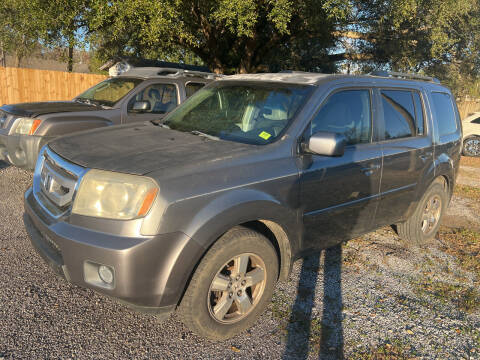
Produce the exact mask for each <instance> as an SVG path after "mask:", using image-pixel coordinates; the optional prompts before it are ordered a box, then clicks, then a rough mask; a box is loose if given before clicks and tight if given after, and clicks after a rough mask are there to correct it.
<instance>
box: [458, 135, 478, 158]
mask: <svg viewBox="0 0 480 360" xmlns="http://www.w3.org/2000/svg"><path fill="white" fill-rule="evenodd" d="M462 154H463V155H464V156H480V136H472V137H469V138H467V139H465V140H464V141H463V150H462Z"/></svg>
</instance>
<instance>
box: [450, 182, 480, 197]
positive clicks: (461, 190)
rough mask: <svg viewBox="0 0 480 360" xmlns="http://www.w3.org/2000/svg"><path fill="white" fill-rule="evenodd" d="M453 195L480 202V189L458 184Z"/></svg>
mask: <svg viewBox="0 0 480 360" xmlns="http://www.w3.org/2000/svg"><path fill="white" fill-rule="evenodd" d="M453 193H454V194H455V195H457V196H460V197H464V198H468V199H472V200H480V188H479V187H474V186H469V185H462V184H457V185H455V189H454V191H453Z"/></svg>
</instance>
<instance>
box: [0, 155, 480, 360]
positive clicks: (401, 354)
mask: <svg viewBox="0 0 480 360" xmlns="http://www.w3.org/2000/svg"><path fill="white" fill-rule="evenodd" d="M474 165H475V164H474ZM479 165H480V164H479ZM469 166H473V165H471V164H469ZM477 168H478V166H477ZM476 171H477V170H475V169H474V170H472V169H468V171H464V175H465V176H466V177H467V178H468V179H467V180H466V181H465V182H464V183H465V184H468V185H470V186H472V185H475V186H479V187H480V180H479V178H478V177H475V176H470V177H469V174H471V173H472V174H476ZM462 176H463V175H462ZM472 179H473V180H472ZM30 181H31V174H30V173H28V172H25V171H22V170H19V169H17V168H14V167H7V166H5V164H2V163H1V162H0V219H1V223H0V270H1V271H0V283H1V284H2V287H1V291H0V360H2V359H10V358H12V359H41V358H49V359H50V358H62V359H66V358H80V359H112V358H115V359H117V358H120V359H125V358H136V359H147V358H148V359H152V358H161V359H170V358H171V359H178V358H184V359H192V358H195V359H203V358H205V359H207V358H208V359H212V358H227V359H229V358H248V359H256V358H261V359H280V358H283V359H290V358H292V359H306V358H308V359H319V358H320V359H336V358H341V357H344V358H349V359H407V358H417V359H421V358H425V359H431V358H438V359H459V358H465V359H480V306H476V305H478V304H480V298H479V297H478V294H479V293H478V288H479V285H478V284H479V280H480V279H479V278H478V274H475V273H474V272H471V271H469V269H468V267H467V268H465V266H463V265H465V263H464V262H463V261H464V258H457V257H456V256H455V255H452V251H449V250H448V249H449V247H448V244H447V243H446V241H447V240H446V239H447V235H448V234H450V233H448V231H450V230H449V229H450V228H447V227H445V230H444V232H442V233H441V234H440V237H439V239H437V240H435V241H434V242H433V243H432V244H431V245H430V246H428V247H426V248H423V249H419V248H411V247H408V246H404V245H403V244H402V243H401V242H400V241H399V240H398V238H397V237H396V236H395V234H394V233H393V232H392V231H391V230H390V229H387V228H385V229H380V230H378V231H377V232H375V233H371V234H368V235H366V236H363V237H362V238H360V239H355V240H352V241H350V242H348V243H347V244H345V245H343V246H342V247H340V246H339V247H336V248H333V249H330V250H327V251H325V252H323V253H322V254H319V255H314V256H310V257H309V258H307V259H305V260H304V261H298V262H297V263H295V265H294V269H293V273H292V275H291V277H290V280H289V281H288V282H285V283H281V284H279V285H278V286H277V290H276V292H275V294H274V298H273V301H272V304H271V305H270V306H269V308H268V310H267V311H266V312H265V313H264V314H263V315H262V317H261V318H260V319H259V321H258V322H257V324H256V325H255V326H254V327H253V328H252V329H250V330H249V331H247V332H245V333H243V334H241V335H239V336H237V337H235V338H233V339H231V340H229V341H225V342H219V343H213V342H210V341H206V340H203V339H200V338H198V337H197V336H195V335H193V334H192V333H191V332H189V331H188V330H187V329H186V328H185V327H184V326H183V324H182V323H181V322H180V321H178V319H177V318H176V316H175V315H173V316H172V317H171V318H169V319H168V320H166V321H164V322H163V323H161V324H159V323H157V322H156V320H155V318H154V317H151V316H148V315H143V314H138V313H135V312H133V311H131V310H129V309H128V308H126V307H125V306H123V305H119V304H117V303H115V302H114V301H112V300H110V299H107V298H105V297H103V296H100V295H97V294H96V293H94V292H93V291H90V290H85V289H82V288H79V287H76V286H73V285H70V284H68V283H66V282H65V281H64V280H62V279H59V278H56V277H55V276H54V275H53V273H52V272H51V271H50V269H49V268H48V267H47V266H46V265H45V264H44V263H43V262H42V261H41V259H40V258H39V256H38V255H36V254H35V253H34V251H33V249H32V247H31V245H30V243H29V240H28V238H27V235H26V233H25V231H24V228H23V223H22V220H21V219H22V214H23V208H22V196H23V192H24V191H25V189H26V188H27V187H28V186H29V183H30ZM475 181H476V183H475ZM477 205H478V203H475V201H474V200H471V199H467V198H463V197H458V196H456V197H454V199H453V201H452V204H451V209H452V210H453V211H452V212H451V213H449V215H450V217H449V219H450V220H449V222H448V224H447V225H448V226H450V227H455V225H456V224H455V221H454V220H455V219H456V218H462V217H465V218H467V217H468V221H469V224H470V223H472V224H473V223H475V224H476V225H477V226H478V225H479V219H478V212H476V213H475V210H474V209H476V207H477ZM472 209H473V210H472ZM449 211H451V210H449ZM475 215H476V216H475ZM458 226H461V225H458ZM458 226H457V227H458ZM469 234H470V233H469ZM475 234H478V233H475ZM475 234H474V235H468V236H474V237H473V238H475V236H476V235H475ZM478 241H480V239H478ZM469 259H470V260H472V258H469ZM477 260H478V254H477ZM473 261H475V258H473Z"/></svg>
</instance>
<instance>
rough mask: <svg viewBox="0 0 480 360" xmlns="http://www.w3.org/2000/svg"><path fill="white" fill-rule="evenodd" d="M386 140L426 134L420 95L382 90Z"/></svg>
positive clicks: (402, 91) (404, 91)
mask: <svg viewBox="0 0 480 360" xmlns="http://www.w3.org/2000/svg"><path fill="white" fill-rule="evenodd" d="M380 94H381V97H382V107H383V119H384V124H385V133H384V138H385V140H391V139H401V138H407V137H411V136H417V135H423V134H424V116H423V107H422V101H421V99H420V95H419V94H418V93H417V92H413V91H408V90H382V91H381V92H380Z"/></svg>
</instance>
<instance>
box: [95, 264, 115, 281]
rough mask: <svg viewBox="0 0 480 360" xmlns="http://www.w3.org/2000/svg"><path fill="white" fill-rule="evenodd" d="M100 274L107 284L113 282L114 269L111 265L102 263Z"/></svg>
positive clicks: (99, 268) (99, 269)
mask: <svg viewBox="0 0 480 360" xmlns="http://www.w3.org/2000/svg"><path fill="white" fill-rule="evenodd" d="M98 276H100V279H102V281H103V282H105V283H107V284H111V283H113V271H112V268H110V267H109V266H105V265H100V266H99V267H98Z"/></svg>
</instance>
